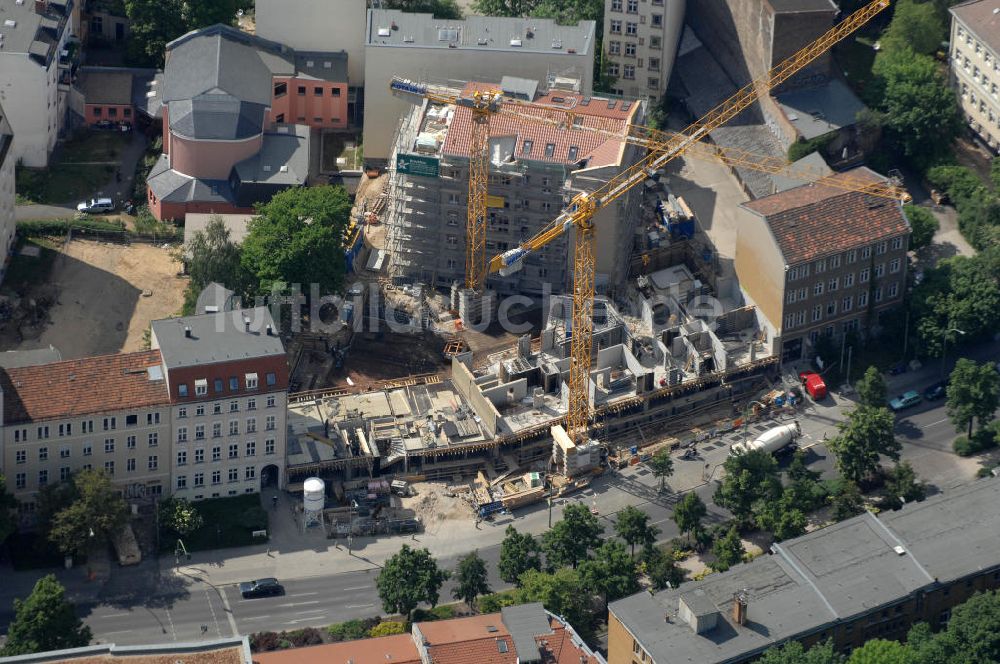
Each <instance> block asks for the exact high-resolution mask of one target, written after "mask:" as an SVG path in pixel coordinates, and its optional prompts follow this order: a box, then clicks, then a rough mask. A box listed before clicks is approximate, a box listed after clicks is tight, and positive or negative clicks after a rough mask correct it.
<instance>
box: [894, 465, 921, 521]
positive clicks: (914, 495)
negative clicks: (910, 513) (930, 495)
mask: <svg viewBox="0 0 1000 664" xmlns="http://www.w3.org/2000/svg"><path fill="white" fill-rule="evenodd" d="M885 495H886V503H887V506H888V507H889V508H890V509H899V508H900V507H902V505H903V501H905V502H907V503H912V502H918V501H921V500H923V499H924V497H925V496H926V495H927V487H926V486H924V483H923V482H920V481H918V480H917V473H916V471H914V470H913V466H911V465H910V462H909V461H903V462H901V463H897V464H896V465H895V466H894V467H893V468H892V470H890V471H889V472H888V473H887V475H886V478H885Z"/></svg>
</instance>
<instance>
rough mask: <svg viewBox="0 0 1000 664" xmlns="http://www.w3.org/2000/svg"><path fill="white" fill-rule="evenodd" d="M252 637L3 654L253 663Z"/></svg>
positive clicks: (72, 661) (85, 661) (147, 663)
mask: <svg viewBox="0 0 1000 664" xmlns="http://www.w3.org/2000/svg"><path fill="white" fill-rule="evenodd" d="M254 659H256V655H253V656H251V654H250V643H249V640H248V637H245V636H234V637H231V638H223V639H212V640H208V641H203V642H200V643H169V644H157V645H145V646H119V645H116V644H114V643H102V644H99V645H92V646H84V647H83V648H70V649H66V650H50V651H48V652H40V653H35V654H32V655H16V656H14V657H2V658H0V661H3V662H7V663H9V664H14V663H20V662H24V663H26V664H27V663H28V662H50V663H52V664H56V663H61V662H65V663H67V664H115V663H117V662H120V663H121V664H177V663H178V662H184V664H252V662H253V660H254Z"/></svg>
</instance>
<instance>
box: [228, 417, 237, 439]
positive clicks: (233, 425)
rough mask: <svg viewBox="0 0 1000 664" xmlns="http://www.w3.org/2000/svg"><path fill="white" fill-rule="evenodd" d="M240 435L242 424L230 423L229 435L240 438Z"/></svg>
mask: <svg viewBox="0 0 1000 664" xmlns="http://www.w3.org/2000/svg"><path fill="white" fill-rule="evenodd" d="M239 433H240V423H239V422H237V421H236V420H230V421H229V435H230V436H238V435H239Z"/></svg>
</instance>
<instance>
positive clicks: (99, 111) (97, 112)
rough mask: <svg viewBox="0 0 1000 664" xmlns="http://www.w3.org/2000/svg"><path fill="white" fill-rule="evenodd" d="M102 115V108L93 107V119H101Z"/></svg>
mask: <svg viewBox="0 0 1000 664" xmlns="http://www.w3.org/2000/svg"><path fill="white" fill-rule="evenodd" d="M103 113H104V109H103V108H101V107H100V106H95V107H94V117H95V118H99V117H101V115H102V114H103Z"/></svg>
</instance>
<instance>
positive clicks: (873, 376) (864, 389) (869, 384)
mask: <svg viewBox="0 0 1000 664" xmlns="http://www.w3.org/2000/svg"><path fill="white" fill-rule="evenodd" d="M854 389H855V390H856V391H857V393H858V403H860V404H861V405H863V406H873V407H875V408H879V407H881V406H884V405H885V403H886V398H887V394H888V390H887V389H886V386H885V378H883V377H882V372H881V371H879V370H878V367H868V369H867V370H866V371H865V375H864V376H862V377H861V379H860V380H859V381H858V382H857V383H856V384H855V385H854Z"/></svg>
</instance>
